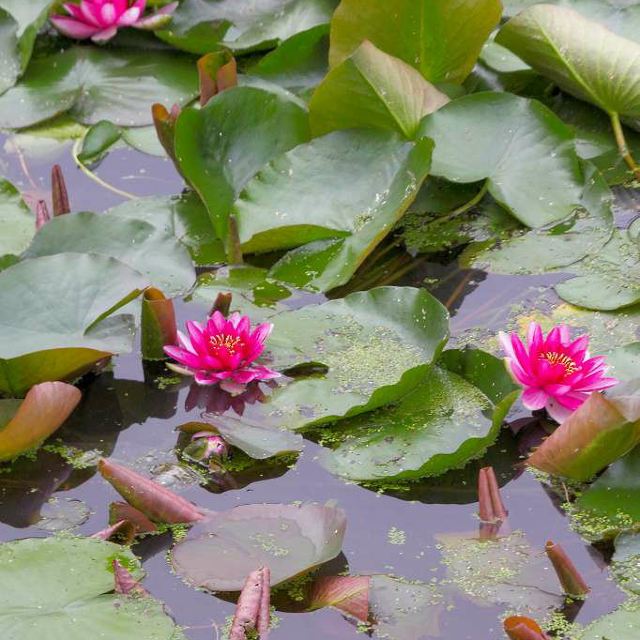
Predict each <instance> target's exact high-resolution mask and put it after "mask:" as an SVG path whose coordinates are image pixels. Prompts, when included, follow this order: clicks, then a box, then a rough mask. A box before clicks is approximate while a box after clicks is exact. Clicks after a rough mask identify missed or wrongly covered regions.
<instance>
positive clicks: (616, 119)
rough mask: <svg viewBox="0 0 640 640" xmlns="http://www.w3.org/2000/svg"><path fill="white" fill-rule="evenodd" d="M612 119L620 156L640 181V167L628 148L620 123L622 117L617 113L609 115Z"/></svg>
mask: <svg viewBox="0 0 640 640" xmlns="http://www.w3.org/2000/svg"><path fill="white" fill-rule="evenodd" d="M609 116H610V118H611V126H612V127H613V134H614V135H615V138H616V144H617V145H618V150H619V151H620V155H621V156H622V158H623V159H624V161H625V162H626V163H627V166H628V167H629V169H631V171H633V175H634V176H635V178H636V180H640V167H638V165H637V164H636V161H635V160H634V158H633V156H632V155H631V151H629V147H628V146H627V140H626V138H625V137H624V129H623V128H622V123H621V122H620V116H619V115H618V114H617V113H616V112H613V113H610V114H609Z"/></svg>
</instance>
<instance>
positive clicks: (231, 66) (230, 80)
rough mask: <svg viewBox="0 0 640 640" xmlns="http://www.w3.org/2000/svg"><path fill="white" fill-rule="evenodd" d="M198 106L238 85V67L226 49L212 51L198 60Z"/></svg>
mask: <svg viewBox="0 0 640 640" xmlns="http://www.w3.org/2000/svg"><path fill="white" fill-rule="evenodd" d="M198 77H199V79H200V105H201V106H203V107H204V106H205V105H206V104H207V102H209V100H211V98H213V96H215V95H217V94H218V93H220V92H221V91H224V90H225V89H230V88H231V87H235V86H236V85H237V84H238V67H237V65H236V60H235V58H234V57H233V54H232V53H231V51H229V50H228V49H222V50H221V51H214V52H212V53H208V54H207V55H205V56H202V58H200V60H198Z"/></svg>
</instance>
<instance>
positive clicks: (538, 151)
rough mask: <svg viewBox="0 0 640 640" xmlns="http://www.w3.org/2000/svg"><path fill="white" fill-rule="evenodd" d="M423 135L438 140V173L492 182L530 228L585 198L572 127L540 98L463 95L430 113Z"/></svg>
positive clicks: (555, 219) (497, 196) (497, 195)
mask: <svg viewBox="0 0 640 640" xmlns="http://www.w3.org/2000/svg"><path fill="white" fill-rule="evenodd" d="M420 135H424V136H427V137H430V138H432V139H433V140H434V142H435V144H436V147H435V151H434V154H433V167H432V173H433V175H436V176H440V177H443V178H446V179H447V180H451V181H452V182H463V183H466V182H478V181H480V180H486V186H487V189H488V191H489V193H490V194H491V195H492V196H493V197H494V198H495V199H496V200H497V201H498V202H499V203H500V204H501V205H503V206H505V207H506V208H507V209H508V210H509V211H510V212H511V213H512V214H513V215H514V216H515V217H516V218H518V220H520V222H522V223H523V224H524V225H526V226H528V227H532V228H539V227H544V226H546V225H550V224H553V223H556V222H559V221H561V220H562V219H564V218H566V217H567V216H569V215H570V214H571V213H572V212H573V210H574V209H575V208H576V206H578V205H579V203H580V198H581V193H582V188H583V184H584V179H583V176H582V172H581V170H580V164H579V160H578V156H577V155H576V152H575V148H574V146H573V136H572V134H571V131H570V130H569V129H568V128H567V127H566V125H564V124H563V123H562V122H561V121H560V120H559V119H558V118H557V117H556V116H555V115H554V114H553V113H552V112H551V111H550V110H549V109H547V108H546V107H545V106H544V105H542V104H540V103H539V102H536V101H534V100H527V99H525V98H518V97H516V96H513V95H511V94H505V93H493V92H486V93H477V94H473V95H468V96H464V97H462V98H458V99H457V100H454V101H452V102H450V103H449V104H448V105H446V106H444V107H442V108H441V109H440V110H439V111H437V112H435V113H432V114H431V115H429V116H427V117H426V118H425V119H424V120H423V122H422V126H421V127H420Z"/></svg>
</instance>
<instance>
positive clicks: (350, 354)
mask: <svg viewBox="0 0 640 640" xmlns="http://www.w3.org/2000/svg"><path fill="white" fill-rule="evenodd" d="M447 321H448V314H447V312H446V310H445V308H444V307H443V306H442V305H441V304H440V303H439V302H438V301H437V300H436V299H435V298H433V297H432V296H431V295H429V294H428V293H427V292H426V291H423V290H419V289H412V288H409V287H380V288H377V289H372V290H371V291H367V292H360V293H353V294H351V295H349V296H347V297H346V298H343V299H340V300H332V301H330V302H326V303H324V304H321V305H310V306H307V307H304V308H303V309H299V310H297V311H292V312H290V313H283V314H279V315H277V316H274V317H273V318H272V322H273V323H274V325H275V328H274V331H273V334H272V335H271V337H270V338H269V344H268V348H269V351H270V355H271V358H272V360H273V362H271V363H270V366H275V367H276V368H277V369H279V370H286V369H288V368H290V367H292V366H294V365H297V364H302V363H307V362H316V363H321V364H324V365H326V366H327V367H328V371H327V373H326V374H321V375H316V376H312V377H309V378H298V379H296V380H294V381H293V382H291V383H289V384H287V385H286V386H283V387H280V388H279V389H277V390H276V391H275V392H274V394H273V395H272V397H271V400H270V402H268V403H265V404H262V405H260V408H261V411H262V412H263V414H264V415H262V416H261V417H260V420H259V421H258V422H259V423H261V424H265V423H268V424H273V425H275V426H278V427H280V428H287V429H292V430H298V429H301V428H303V427H305V426H311V425H314V424H321V423H326V422H331V421H334V420H336V419H338V418H342V417H349V416H353V415H356V414H358V413H362V412H365V411H370V410H372V409H376V408H378V407H380V406H382V405H385V404H389V403H390V402H394V401H396V400H398V399H399V398H401V397H402V396H404V395H405V394H406V393H408V392H409V391H410V390H411V389H413V388H414V387H415V386H416V385H417V384H418V383H419V382H420V381H421V380H422V378H423V377H424V375H425V373H426V372H427V370H428V368H429V365H430V364H431V363H432V362H433V360H435V359H436V358H437V356H438V355H439V354H440V351H441V349H442V348H443V346H444V344H445V342H446V339H447V336H448V326H447V325H448V322H447Z"/></svg>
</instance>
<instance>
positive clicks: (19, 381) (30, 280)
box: [0, 216, 148, 396]
mask: <svg viewBox="0 0 640 640" xmlns="http://www.w3.org/2000/svg"><path fill="white" fill-rule="evenodd" d="M66 217H69V216H63V217H62V219H64V218H66ZM147 284H148V283H147V280H146V279H145V278H144V277H143V276H142V275H140V274H139V273H138V272H137V271H133V270H132V269H130V268H129V267H127V266H125V265H123V264H122V263H121V262H118V261H117V260H114V259H113V258H106V257H104V256H98V255H89V254H79V253H61V254H57V255H53V256H45V257H42V258H33V259H31V260H25V261H23V262H19V263H18V264H16V265H14V266H12V267H9V268H8V269H5V270H4V271H2V272H0V326H1V327H2V331H0V392H2V393H6V394H9V395H13V396H20V395H22V394H24V393H25V392H26V391H27V390H28V389H29V388H31V387H32V386H33V385H34V384H38V383H39V382H45V381H50V380H69V379H73V378H75V377H77V376H79V375H81V374H83V373H85V372H86V371H87V370H88V369H89V368H90V367H91V366H92V365H93V364H94V363H96V362H98V361H99V360H102V359H103V358H106V357H108V356H110V355H112V354H114V353H122V352H126V351H130V350H131V346H132V342H133V318H132V317H131V316H129V315H125V314H118V315H114V314H115V312H116V311H117V310H118V309H119V308H120V307H122V306H123V305H125V304H126V303H127V302H129V301H131V300H132V299H134V298H135V297H137V296H138V295H139V294H140V293H141V292H142V290H143V289H144V288H145V287H146V286H147Z"/></svg>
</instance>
